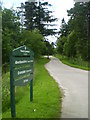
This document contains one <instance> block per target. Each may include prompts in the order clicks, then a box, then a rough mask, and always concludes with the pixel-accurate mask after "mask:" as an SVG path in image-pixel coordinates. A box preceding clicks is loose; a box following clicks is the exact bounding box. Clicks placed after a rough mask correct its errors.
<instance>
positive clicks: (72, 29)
mask: <svg viewBox="0 0 90 120" xmlns="http://www.w3.org/2000/svg"><path fill="white" fill-rule="evenodd" d="M88 5H90V2H88V3H75V5H74V7H73V8H71V9H70V10H68V11H67V12H68V16H70V19H69V21H68V23H67V24H66V23H65V21H64V19H63V20H62V26H61V29H60V37H59V39H58V40H57V48H58V50H59V49H60V50H59V51H58V52H59V53H61V54H64V55H66V56H68V57H78V56H81V58H82V59H84V60H90V58H89V57H88V47H90V42H89V41H90V40H89V39H88V38H87V33H88V17H87V14H88V10H89V8H88ZM89 24H90V23H89ZM65 37H66V38H65Z"/></svg>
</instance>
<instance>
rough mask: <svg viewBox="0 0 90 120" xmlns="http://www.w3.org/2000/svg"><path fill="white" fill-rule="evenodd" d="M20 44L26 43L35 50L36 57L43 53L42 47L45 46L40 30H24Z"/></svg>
mask: <svg viewBox="0 0 90 120" xmlns="http://www.w3.org/2000/svg"><path fill="white" fill-rule="evenodd" d="M20 44H21V45H24V44H25V45H26V46H28V47H29V48H30V49H31V50H33V52H34V54H35V57H39V56H40V55H41V53H42V49H43V46H44V43H43V36H42V35H41V34H40V32H39V31H38V30H34V31H28V30H23V32H22V39H21V41H20Z"/></svg>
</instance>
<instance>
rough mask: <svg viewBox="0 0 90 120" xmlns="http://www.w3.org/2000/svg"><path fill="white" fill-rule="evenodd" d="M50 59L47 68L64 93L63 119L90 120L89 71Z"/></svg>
mask: <svg viewBox="0 0 90 120" xmlns="http://www.w3.org/2000/svg"><path fill="white" fill-rule="evenodd" d="M50 58H51V61H50V62H49V63H47V64H46V65H45V67H46V69H47V70H48V71H49V73H50V75H51V76H52V77H53V78H54V79H55V80H56V82H57V83H58V85H59V87H60V88H61V90H62V92H63V98H62V114H61V118H88V71H85V70H80V69H77V68H73V67H69V66H67V65H65V64H63V63H61V61H59V60H58V59H57V58H54V57H50Z"/></svg>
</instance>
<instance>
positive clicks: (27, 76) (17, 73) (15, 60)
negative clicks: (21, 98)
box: [10, 45, 34, 117]
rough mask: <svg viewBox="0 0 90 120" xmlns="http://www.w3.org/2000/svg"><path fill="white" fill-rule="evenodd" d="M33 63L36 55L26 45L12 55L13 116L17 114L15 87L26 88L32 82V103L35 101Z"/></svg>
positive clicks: (11, 90)
mask: <svg viewBox="0 0 90 120" xmlns="http://www.w3.org/2000/svg"><path fill="white" fill-rule="evenodd" d="M33 63H34V53H33V52H32V51H31V50H29V49H28V48H27V47H26V46H25V45H24V46H21V47H19V48H16V49H14V50H13V51H12V52H11V53H10V94H11V116H12V117H16V112H15V86H25V85H27V84H28V83H29V82H30V101H33Z"/></svg>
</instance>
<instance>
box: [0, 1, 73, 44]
mask: <svg viewBox="0 0 90 120" xmlns="http://www.w3.org/2000/svg"><path fill="white" fill-rule="evenodd" d="M2 1H3V2H2V3H3V6H4V7H6V8H11V7H14V8H16V7H19V6H20V3H21V2H22V3H24V2H25V1H27V0H2ZM41 1H48V2H49V3H50V4H52V7H51V10H53V11H54V12H53V16H54V17H56V18H58V21H57V23H56V24H57V26H56V28H57V29H58V30H59V29H60V25H61V20H62V19H63V18H64V19H65V21H66V22H67V21H68V19H69V17H68V16H67V10H69V9H70V8H72V7H73V6H74V0H41ZM47 39H49V41H50V42H55V41H56V39H57V38H56V37H54V36H53V37H52V36H49V37H47Z"/></svg>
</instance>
